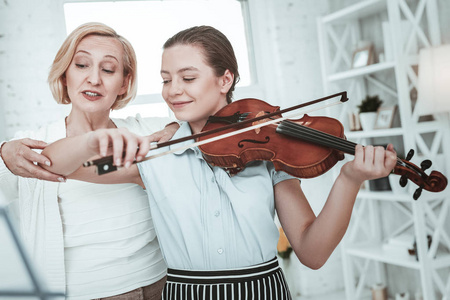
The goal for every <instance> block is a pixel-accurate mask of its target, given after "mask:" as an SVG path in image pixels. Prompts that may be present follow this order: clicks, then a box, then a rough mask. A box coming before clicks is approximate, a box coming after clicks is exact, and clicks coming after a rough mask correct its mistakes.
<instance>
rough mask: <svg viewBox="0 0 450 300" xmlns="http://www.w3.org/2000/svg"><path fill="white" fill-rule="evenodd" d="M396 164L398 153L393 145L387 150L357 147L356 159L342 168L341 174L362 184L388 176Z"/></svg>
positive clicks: (374, 147)
mask: <svg viewBox="0 0 450 300" xmlns="http://www.w3.org/2000/svg"><path fill="white" fill-rule="evenodd" d="M396 163H397V153H396V152H395V150H394V146H393V145H392V144H389V145H388V146H387V147H386V149H384V148H383V147H381V146H371V145H369V146H365V147H363V146H361V145H356V147H355V158H354V159H353V161H350V162H348V163H346V164H345V165H344V166H343V167H342V169H341V174H342V175H344V176H346V177H348V178H349V179H351V180H353V181H355V182H359V183H360V184H361V183H362V182H363V181H365V180H371V179H377V178H381V177H386V176H388V175H389V173H391V171H392V170H393V169H394V167H395V165H396Z"/></svg>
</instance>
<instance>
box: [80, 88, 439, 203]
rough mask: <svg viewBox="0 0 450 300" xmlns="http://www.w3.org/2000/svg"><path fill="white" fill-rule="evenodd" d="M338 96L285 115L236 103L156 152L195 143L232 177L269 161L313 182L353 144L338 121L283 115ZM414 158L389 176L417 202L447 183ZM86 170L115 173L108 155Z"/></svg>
mask: <svg viewBox="0 0 450 300" xmlns="http://www.w3.org/2000/svg"><path fill="white" fill-rule="evenodd" d="M336 96H341V102H344V101H346V100H347V97H346V93H345V92H343V93H338V94H335V95H331V96H328V97H324V98H321V99H317V100H314V101H310V102H308V103H304V104H301V105H297V106H294V107H291V108H288V109H284V110H280V107H279V106H272V105H270V104H268V103H266V102H264V101H262V100H258V99H252V98H247V99H242V100H238V101H234V102H232V103H230V104H228V105H227V106H225V107H223V108H222V109H221V110H219V111H218V112H217V113H216V114H215V115H214V116H210V117H209V119H208V121H207V123H206V125H205V126H204V128H203V129H202V132H201V133H199V134H195V135H192V136H188V137H184V138H181V139H177V140H172V141H169V142H164V143H159V144H157V146H155V148H161V147H165V146H168V145H172V144H175V143H180V142H182V141H186V140H190V139H196V140H197V142H196V143H194V144H191V145H187V146H184V147H182V148H190V147H194V146H198V147H199V149H200V150H201V151H202V153H203V157H204V159H205V161H206V162H208V163H209V164H210V165H212V166H218V167H222V168H224V169H225V170H226V171H227V172H228V173H229V174H230V175H234V174H237V173H239V172H240V171H242V170H243V169H244V168H245V166H246V165H247V164H248V163H249V162H251V161H257V160H267V161H272V162H273V164H274V167H275V169H276V170H281V171H284V172H286V173H288V174H290V175H292V176H295V177H298V178H313V177H317V176H320V175H322V174H324V173H325V172H327V171H328V170H330V169H331V168H332V167H333V166H334V165H336V163H337V162H338V161H340V160H342V159H344V154H351V155H354V154H355V146H356V143H353V142H351V141H348V140H347V139H346V138H345V135H344V127H343V125H342V124H341V123H340V122H339V121H338V120H336V119H333V118H329V117H312V116H309V115H307V114H304V115H303V117H302V118H300V119H296V120H293V119H288V118H286V117H283V116H282V113H284V112H286V111H290V110H294V109H298V108H300V107H303V106H307V105H310V104H311V103H317V102H320V101H323V100H326V99H329V98H333V97H336ZM219 141H220V142H219ZM178 150H180V148H177V149H172V150H170V151H167V152H164V153H162V154H157V155H153V156H152V155H150V156H147V157H146V158H144V160H148V159H152V158H155V157H158V156H161V155H165V154H168V153H173V152H175V151H178ZM413 154H414V151H413V150H411V151H410V152H409V153H408V156H407V157H406V159H400V158H397V164H396V166H395V168H394V170H393V173H394V174H398V175H400V176H401V177H400V185H401V186H402V187H404V186H406V184H407V181H408V180H410V181H412V182H413V183H415V184H416V185H417V186H418V188H417V190H416V191H415V193H414V195H413V198H414V199H415V200H417V199H418V198H419V197H420V195H421V193H422V190H423V189H425V190H427V191H430V192H440V191H443V190H444V189H445V188H446V186H447V178H446V177H445V176H444V175H442V174H441V173H440V172H438V171H432V172H431V173H430V175H427V174H426V173H425V170H426V169H428V168H429V167H431V161H430V160H425V161H424V162H422V163H421V168H419V167H417V166H416V165H414V164H413V163H411V162H410V161H409V160H410V159H411V158H412V156H413ZM144 160H143V161H144ZM90 165H97V168H98V173H99V174H104V173H108V172H110V171H113V170H115V169H117V168H116V167H115V166H113V163H112V156H109V157H104V158H100V159H97V160H94V161H90V162H86V163H85V164H84V166H85V167H87V166H90Z"/></svg>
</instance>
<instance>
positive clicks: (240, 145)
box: [238, 136, 270, 148]
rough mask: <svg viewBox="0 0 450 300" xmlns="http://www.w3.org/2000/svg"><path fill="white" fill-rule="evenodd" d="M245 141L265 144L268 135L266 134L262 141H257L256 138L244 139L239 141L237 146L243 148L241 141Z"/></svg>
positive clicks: (267, 140)
mask: <svg viewBox="0 0 450 300" xmlns="http://www.w3.org/2000/svg"><path fill="white" fill-rule="evenodd" d="M245 142H247V143H253V144H267V143H268V142H270V137H268V136H266V137H265V138H264V141H258V140H252V139H244V140H241V141H239V143H238V147H239V148H244V144H243V143H245Z"/></svg>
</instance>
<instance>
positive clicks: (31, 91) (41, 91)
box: [0, 0, 450, 295]
mask: <svg viewBox="0 0 450 300" xmlns="http://www.w3.org/2000/svg"><path fill="white" fill-rule="evenodd" d="M354 2H357V0H332V1H327V0H256V1H254V3H255V7H256V9H255V11H257V12H258V13H262V14H263V15H264V18H263V19H262V20H261V19H260V21H259V26H261V27H260V28H259V27H258V29H260V30H262V31H263V32H262V33H261V35H262V36H264V37H265V38H264V43H263V44H262V45H261V46H262V47H267V48H266V49H265V50H264V51H267V52H266V53H265V55H266V56H269V57H272V59H273V61H272V62H271V64H272V66H273V69H266V74H265V75H264V81H265V82H264V84H265V85H266V86H267V87H268V93H267V95H268V99H267V101H269V102H270V103H271V104H275V105H280V106H281V107H287V106H291V105H294V104H298V103H301V102H303V101H307V100H310V99H314V98H318V97H321V96H323V92H322V83H321V74H320V60H319V56H318V55H319V51H318V41H317V38H318V37H317V28H316V18H317V17H318V16H319V15H322V14H325V13H328V12H330V11H333V10H336V9H340V8H342V7H344V6H347V5H349V4H351V3H354ZM62 4H63V0H39V1H33V0H1V1H0V140H2V139H4V138H10V137H12V135H13V134H14V132H16V131H17V130H21V129H32V128H37V127H38V126H39V125H40V124H43V123H46V122H48V121H51V120H55V119H58V118H60V117H61V116H63V115H64V114H65V112H66V109H63V108H62V106H61V105H56V103H55V102H54V100H53V97H52V96H51V93H50V91H49V89H48V85H47V82H46V80H47V75H48V70H49V66H50V65H51V62H52V60H53V57H54V55H55V54H56V51H57V50H58V48H59V46H60V45H61V43H62V41H63V40H64V38H65V26H64V16H63V8H62ZM438 5H439V11H440V22H441V24H442V26H441V28H446V30H443V32H442V36H443V42H444V43H449V42H450V18H448V15H450V1H448V0H438ZM260 63H261V62H260ZM331 184H332V182H331V179H330V176H329V175H324V176H322V177H320V178H318V179H310V180H303V184H302V186H303V189H304V190H305V193H306V194H307V196H308V198H309V199H310V201H311V205H312V206H313V208H314V210H315V211H316V212H318V211H320V209H321V207H322V206H323V202H324V201H325V199H326V196H327V194H328V191H329V189H330V188H331ZM291 264H292V265H291V266H286V270H287V272H288V275H289V276H290V277H289V279H288V280H289V281H290V283H291V285H292V287H293V292H294V294H299V293H302V294H304V295H305V294H314V293H318V292H326V291H328V290H332V289H336V288H339V287H342V286H343V283H342V273H341V267H340V266H341V264H340V260H339V251H337V253H336V255H333V256H332V258H331V259H330V260H329V262H328V263H327V264H326V265H325V267H324V268H322V269H321V270H318V271H312V270H308V269H306V268H304V267H302V266H301V265H300V264H299V263H297V262H295V261H294V262H291Z"/></svg>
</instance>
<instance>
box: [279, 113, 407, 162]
mask: <svg viewBox="0 0 450 300" xmlns="http://www.w3.org/2000/svg"><path fill="white" fill-rule="evenodd" d="M281 124H283V126H282V127H281V128H280V130H281V133H286V134H289V135H293V136H294V137H297V138H300V139H303V138H304V139H308V141H310V142H315V141H317V143H319V144H321V145H324V146H329V147H330V146H331V147H334V148H336V149H338V150H341V151H344V152H346V153H348V154H352V155H354V154H355V146H356V143H354V142H351V141H348V140H345V139H343V138H340V137H337V136H334V135H331V134H328V133H325V132H322V131H320V130H317V129H314V128H311V127H307V126H305V125H301V124H297V123H294V122H292V121H283V122H281ZM281 124H280V125H281ZM284 127H287V128H288V129H286V128H284ZM288 132H289V133H288ZM397 165H400V166H403V167H406V168H409V169H410V166H409V165H407V164H405V163H404V162H403V161H402V160H401V159H400V158H398V157H397Z"/></svg>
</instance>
